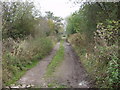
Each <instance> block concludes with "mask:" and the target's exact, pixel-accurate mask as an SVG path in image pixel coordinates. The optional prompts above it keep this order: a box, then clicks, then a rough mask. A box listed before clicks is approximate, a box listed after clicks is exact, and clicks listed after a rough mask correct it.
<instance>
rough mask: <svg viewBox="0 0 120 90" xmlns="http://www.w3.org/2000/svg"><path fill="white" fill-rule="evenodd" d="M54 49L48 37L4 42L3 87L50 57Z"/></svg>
mask: <svg viewBox="0 0 120 90" xmlns="http://www.w3.org/2000/svg"><path fill="white" fill-rule="evenodd" d="M12 42H14V43H12ZM10 43H11V44H10ZM7 46H11V47H7ZM52 47H53V44H52V42H51V40H50V39H49V38H46V37H44V38H32V39H30V40H24V41H21V40H19V42H18V41H14V40H13V39H11V38H9V39H8V41H7V42H6V41H3V63H2V64H3V86H4V85H10V84H11V83H14V82H15V81H16V80H18V79H19V78H20V77H21V76H22V75H23V74H24V72H25V71H26V70H27V69H29V68H30V67H32V66H34V64H36V63H37V62H38V61H39V60H40V59H42V58H43V57H44V56H46V55H48V53H49V52H50V51H51V49H52Z"/></svg>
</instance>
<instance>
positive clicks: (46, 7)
mask: <svg viewBox="0 0 120 90" xmlns="http://www.w3.org/2000/svg"><path fill="white" fill-rule="evenodd" d="M34 2H35V5H36V6H37V7H38V8H40V11H41V12H42V13H43V14H44V13H45V11H51V12H53V13H54V15H55V16H61V17H63V18H65V17H67V16H69V15H70V14H71V13H72V12H75V11H76V10H79V6H78V5H74V4H73V3H72V2H70V1H69V0H34Z"/></svg>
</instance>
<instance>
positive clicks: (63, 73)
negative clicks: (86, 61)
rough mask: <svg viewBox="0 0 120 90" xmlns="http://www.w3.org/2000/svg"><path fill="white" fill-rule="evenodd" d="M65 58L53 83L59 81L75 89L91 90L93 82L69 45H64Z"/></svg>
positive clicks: (55, 74) (57, 70)
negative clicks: (86, 89)
mask: <svg viewBox="0 0 120 90" xmlns="http://www.w3.org/2000/svg"><path fill="white" fill-rule="evenodd" d="M64 48H65V57H64V61H63V62H62V64H61V65H60V67H58V68H57V69H56V72H55V73H54V76H53V79H52V80H53V81H54V80H55V81H57V82H58V83H60V84H62V85H66V86H68V87H73V88H90V87H92V82H93V81H92V80H91V79H90V77H89V75H88V74H87V72H86V70H85V69H84V67H83V65H82V64H81V63H80V60H79V57H78V56H77V54H76V53H75V51H74V50H73V49H72V47H71V46H70V44H69V43H67V42H65V43H64Z"/></svg>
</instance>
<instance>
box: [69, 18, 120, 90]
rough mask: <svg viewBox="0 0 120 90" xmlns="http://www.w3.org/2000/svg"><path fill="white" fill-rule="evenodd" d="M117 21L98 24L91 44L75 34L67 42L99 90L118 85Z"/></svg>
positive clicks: (81, 35) (79, 34)
mask: <svg viewBox="0 0 120 90" xmlns="http://www.w3.org/2000/svg"><path fill="white" fill-rule="evenodd" d="M118 22H119V21H114V20H107V21H106V22H105V23H99V24H98V25H97V30H96V32H94V41H93V43H89V44H87V43H86V42H88V41H87V40H86V38H85V37H86V35H85V34H81V33H76V34H73V35H70V36H69V39H68V41H69V42H70V43H71V44H72V46H73V47H74V48H75V50H76V52H77V53H78V54H79V56H80V60H81V62H82V63H83V65H84V67H85V68H86V70H87V71H88V73H89V74H90V75H91V77H92V78H93V79H94V80H95V81H96V86H95V87H99V88H117V87H118V85H119V83H120V82H119V75H118V70H119V63H118V61H119V58H118V30H119V23H118Z"/></svg>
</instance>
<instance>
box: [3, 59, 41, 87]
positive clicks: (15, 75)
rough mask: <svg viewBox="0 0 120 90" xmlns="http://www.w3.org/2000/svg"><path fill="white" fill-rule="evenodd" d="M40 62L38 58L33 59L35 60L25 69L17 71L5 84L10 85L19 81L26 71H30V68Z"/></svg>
mask: <svg viewBox="0 0 120 90" xmlns="http://www.w3.org/2000/svg"><path fill="white" fill-rule="evenodd" d="M38 62H39V61H38V60H33V62H32V63H31V64H27V65H26V66H25V68H24V70H21V71H17V73H16V74H14V77H13V78H12V79H10V80H9V81H8V82H6V83H5V85H6V86H10V85H11V84H14V83H16V81H18V80H19V79H20V78H21V76H23V75H24V74H25V72H26V71H28V70H29V69H31V68H33V67H34V66H36V65H37V63H38Z"/></svg>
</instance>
